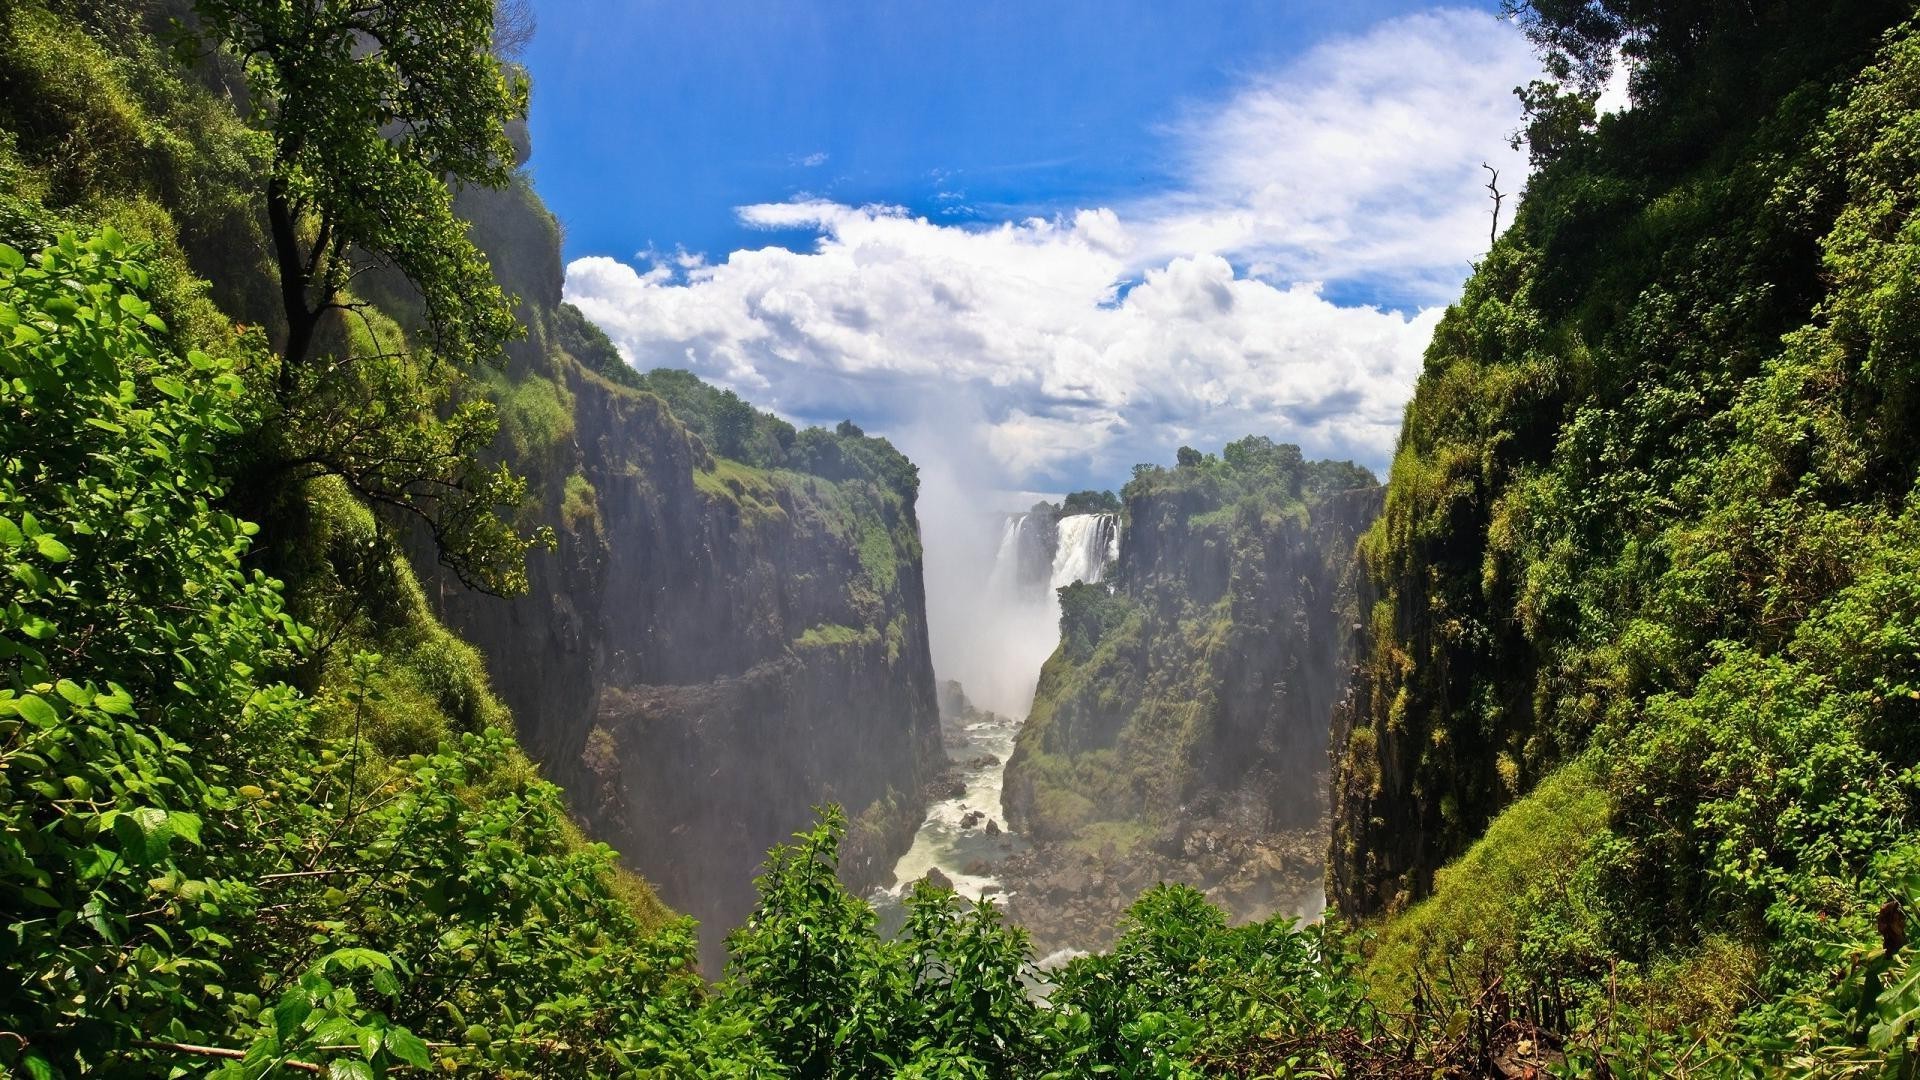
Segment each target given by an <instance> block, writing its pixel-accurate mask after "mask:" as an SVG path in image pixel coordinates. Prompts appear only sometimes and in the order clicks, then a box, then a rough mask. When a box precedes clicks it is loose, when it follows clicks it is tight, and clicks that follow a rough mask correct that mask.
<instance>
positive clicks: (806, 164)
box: [793, 150, 827, 169]
mask: <svg viewBox="0 0 1920 1080" xmlns="http://www.w3.org/2000/svg"><path fill="white" fill-rule="evenodd" d="M793 163H794V164H795V165H798V166H800V167H801V168H803V169H814V168H818V167H820V166H822V165H825V164H826V163H827V152H826V151H825V150H815V151H814V152H813V153H811V154H805V155H802V156H800V157H796V158H794V159H793Z"/></svg>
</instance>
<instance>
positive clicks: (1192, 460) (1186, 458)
mask: <svg viewBox="0 0 1920 1080" xmlns="http://www.w3.org/2000/svg"><path fill="white" fill-rule="evenodd" d="M1204 460H1206V458H1205V457H1204V456H1203V455H1202V454H1201V453H1200V451H1198V450H1195V449H1194V448H1193V447H1191V446H1183V447H1181V448H1180V449H1179V450H1178V451H1177V452H1176V453H1175V454H1174V461H1176V462H1178V463H1179V465H1180V467H1181V468H1183V469H1197V468H1199V467H1200V463H1201V462H1202V461H1204Z"/></svg>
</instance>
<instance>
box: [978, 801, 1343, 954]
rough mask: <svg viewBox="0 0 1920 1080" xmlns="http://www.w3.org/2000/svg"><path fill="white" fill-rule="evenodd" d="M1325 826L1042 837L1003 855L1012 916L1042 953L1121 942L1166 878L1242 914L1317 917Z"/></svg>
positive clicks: (1235, 915)
mask: <svg viewBox="0 0 1920 1080" xmlns="http://www.w3.org/2000/svg"><path fill="white" fill-rule="evenodd" d="M1325 850H1326V833H1325V832H1324V831H1319V830H1313V829H1299V830H1290V831H1286V832H1278V833H1258V832H1255V831H1253V830H1249V829H1247V828H1244V827H1241V826H1237V825H1234V824H1232V823H1230V822H1226V821H1219V820H1211V821H1208V820H1203V821H1198V822H1193V823H1189V824H1186V825H1184V826H1183V827H1180V828H1178V829H1175V830H1173V831H1170V832H1168V833H1166V834H1164V835H1162V836H1160V837H1158V838H1156V839H1154V840H1152V841H1150V842H1148V843H1146V844H1142V845H1139V846H1137V847H1134V848H1133V849H1132V850H1128V851H1124V852H1123V851H1119V850H1117V849H1115V848H1114V847H1113V846H1112V845H1108V846H1107V847H1106V848H1105V849H1104V850H1093V851H1089V850H1087V849H1086V847H1085V846H1084V845H1074V844H1056V843H1048V844H1040V845H1035V846H1032V847H1028V848H1026V849H1025V850H1023V851H1020V852H1018V853H1015V854H1013V855H1011V856H1009V857H1008V858H1007V859H1005V860H1004V861H1003V862H1001V863H1000V864H999V865H998V867H997V868H996V869H997V870H998V876H999V878H1000V881H1001V883H1002V884H1003V885H1004V886H1005V888H1006V895H1005V903H1006V906H1007V914H1008V917H1009V918H1010V919H1011V920H1012V921H1013V922H1015V923H1017V924H1019V925H1020V926H1023V927H1025V928H1026V930H1027V932H1028V933H1029V934H1031V935H1032V937H1033V945H1034V953H1035V955H1036V956H1046V955H1048V954H1050V953H1055V952H1057V951H1059V950H1063V949H1075V950H1100V949H1105V948H1108V947H1109V946H1111V945H1112V944H1113V939H1114V937H1115V936H1116V933H1117V931H1118V928H1119V923H1120V918H1121V916H1122V915H1123V914H1124V913H1125V912H1126V910H1127V908H1128V907H1129V906H1130V905H1131V904H1132V903H1133V902H1134V900H1136V899H1138V898H1139V896H1140V894H1141V893H1142V892H1144V891H1145V890H1147V889H1148V888H1151V887H1152V886H1154V885H1155V884H1158V883H1159V882H1163V881H1166V882H1180V883H1182V884H1187V885H1191V886H1193V887H1194V888H1197V889H1199V890H1201V891H1202V892H1204V893H1206V894H1207V898H1208V899H1209V900H1212V901H1213V902H1214V903H1216V904H1218V905H1220V906H1221V907H1222V908H1224V909H1225V910H1226V912H1227V914H1228V916H1229V918H1231V919H1232V921H1234V922H1249V921H1253V920H1258V919H1264V918H1267V917H1269V916H1271V915H1275V914H1293V915H1299V916H1302V917H1308V918H1311V917H1317V916H1318V915H1319V914H1320V911H1321V909H1322V908H1323V907H1324V906H1325V899H1324V893H1323V891H1322V873H1323V868H1322V858H1323V855H1324V852H1325Z"/></svg>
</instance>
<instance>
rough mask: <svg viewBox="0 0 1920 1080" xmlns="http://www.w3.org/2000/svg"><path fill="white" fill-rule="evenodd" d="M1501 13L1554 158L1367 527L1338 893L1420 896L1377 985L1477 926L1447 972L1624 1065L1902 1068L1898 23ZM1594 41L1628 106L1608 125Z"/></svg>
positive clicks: (1390, 933) (1874, 10) (1918, 465)
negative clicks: (1553, 71)
mask: <svg viewBox="0 0 1920 1080" xmlns="http://www.w3.org/2000/svg"><path fill="white" fill-rule="evenodd" d="M1516 6H1517V7H1519V8H1520V9H1521V13H1522V15H1523V18H1524V20H1525V22H1526V25H1528V26H1529V27H1530V28H1531V30H1532V32H1533V33H1534V35H1535V36H1536V40H1538V41H1539V42H1540V43H1541V44H1542V45H1543V47H1544V48H1545V49H1546V51H1547V54H1548V56H1549V57H1550V59H1551V60H1552V61H1553V62H1554V64H1555V65H1556V66H1557V68H1558V70H1559V72H1560V74H1561V75H1562V77H1563V84H1564V85H1563V86H1562V87H1550V86H1545V85H1544V84H1542V85H1536V86H1535V87H1533V88H1531V89H1530V91H1529V93H1528V94H1527V95H1526V97H1527V103H1528V107H1529V109H1530V111H1531V113H1532V117H1531V126H1530V128H1529V131H1528V133H1527V135H1528V138H1529V140H1530V150H1531V152H1532V154H1533V157H1534V160H1535V163H1536V165H1537V166H1538V171H1537V172H1536V173H1535V174H1534V176H1533V178H1532V180H1531V181H1530V186H1529V190H1528V192H1527V197H1526V200H1525V202H1524V203H1523V204H1522V206H1521V208H1520V211H1519V214H1518V216H1517V218H1516V219H1515V221H1514V224H1513V226H1512V228H1511V229H1510V230H1509V231H1508V232H1507V233H1506V234H1505V235H1504V236H1502V237H1501V239H1500V241H1499V243H1498V244H1496V245H1495V246H1494V249H1493V250H1492V251H1491V252H1490V253H1489V254H1488V255H1487V256H1486V258H1485V259H1484V260H1483V261H1482V262H1481V263H1480V264H1479V268H1478V272H1477V273H1476V274H1475V276H1474V278H1473V279H1472V281H1471V282H1470V283H1469V284H1468V286H1467V290H1466V293H1465V295H1464V297H1463V298H1462V299H1461V301H1460V302H1459V303H1458V304H1457V305H1456V306H1455V307H1453V308H1452V309H1451V310H1450V311H1449V312H1448V314H1447V316H1446V318H1445V319H1444V320H1443V322H1442V324H1441V325H1440V327H1439V329H1438V330H1437V332H1436V334H1435V338H1434V341H1433V344H1432V346H1431V348H1430V349H1429V352H1428V354H1427V359H1426V368H1425V372H1424V374H1423V375H1422V377H1421V380H1420V384H1419V387H1418V391H1417V393H1416V396H1415V398H1414V400H1413V402H1412V403H1411V404H1410V405H1409V407H1408V411H1407V417H1406V425H1405V428H1404V431H1403V434H1402V436H1401V443H1400V450H1399V453H1398V456H1397V457H1396V459H1395V462H1394V465H1393V471H1392V477H1391V482H1390V485H1389V494H1388V500H1387V507H1386V511H1385V513H1384V515H1383V517H1382V518H1381V519H1380V520H1379V522H1378V523H1377V524H1376V525H1375V527H1374V529H1373V531H1372V532H1371V533H1370V534H1369V535H1368V536H1367V537H1366V540H1365V542H1364V544H1363V559H1364V562H1365V568H1366V576H1367V578H1368V579H1369V585H1370V587H1371V589H1372V591H1373V592H1374V594H1375V595H1376V596H1377V597H1378V603H1377V605H1376V607H1375V609H1374V611H1373V612H1372V614H1371V618H1370V619H1369V620H1368V623H1367V628H1368V637H1369V642H1368V649H1367V653H1366V660H1365V668H1364V671H1363V677H1362V681H1361V684H1360V687H1359V698H1358V701H1357V703H1356V704H1357V711H1356V715H1355V717H1354V720H1355V724H1354V728H1353V735H1352V737H1351V738H1350V740H1349V741H1348V743H1347V744H1346V745H1345V746H1344V747H1341V748H1338V749H1339V751H1340V754H1341V763H1340V766H1339V768H1338V771H1337V775H1336V778H1335V799H1336V807H1335V828H1336V836H1335V838H1334V843H1333V845H1332V853H1333V866H1332V867H1331V882H1332V890H1331V891H1332V893H1333V896H1334V899H1335V900H1336V902H1337V903H1339V904H1340V905H1341V906H1342V907H1343V908H1344V909H1345V910H1346V911H1347V912H1348V913H1349V914H1353V915H1379V914H1388V915H1391V914H1393V913H1396V912H1405V914H1403V915H1400V916H1399V917H1397V918H1389V919H1388V920H1387V921H1386V922H1385V924H1384V930H1383V938H1382V941H1383V943H1385V944H1383V948H1382V952H1381V954H1380V956H1379V957H1378V960H1377V962H1378V964H1379V965H1380V969H1381V970H1382V971H1384V972H1386V975H1387V978H1388V979H1389V981H1390V982H1392V983H1393V984H1394V985H1396V986H1399V987H1402V988H1404V987H1405V986H1407V985H1410V980H1412V979H1414V978H1416V977H1418V978H1424V979H1428V980H1431V979H1433V978H1434V977H1435V971H1436V970H1437V968H1436V965H1437V964H1438V963H1439V961H1440V958H1441V957H1443V956H1444V955H1446V954H1448V953H1452V954H1454V955H1456V956H1457V955H1459V954H1461V953H1462V951H1463V950H1464V948H1465V945H1464V943H1465V942H1466V941H1468V940H1471V941H1472V942H1473V943H1474V946H1475V949H1476V950H1477V953H1478V956H1479V957H1481V958H1484V960H1485V965H1486V966H1485V970H1483V971H1475V972H1472V973H1471V974H1470V975H1469V974H1467V973H1466V972H1465V968H1466V967H1467V966H1468V965H1465V964H1457V965H1456V966H1457V967H1459V968H1460V969H1461V973H1462V978H1463V979H1465V980H1467V981H1485V980H1489V979H1492V978H1495V977H1497V978H1499V979H1500V980H1501V983H1500V985H1501V987H1502V992H1504V993H1510V994H1517V995H1523V996H1529V997H1532V998H1533V999H1535V1000H1537V1001H1540V1002H1543V1003H1544V1005H1543V1008H1544V1010H1545V1013H1544V1014H1545V1015H1546V1016H1547V1017H1548V1018H1549V1020H1550V1023H1551V1026H1552V1027H1554V1028H1555V1029H1556V1030H1557V1031H1558V1032H1559V1033H1560V1034H1559V1035H1558V1036H1557V1037H1559V1038H1562V1039H1565V1040H1568V1041H1570V1042H1572V1043H1576V1044H1577V1043H1580V1042H1582V1041H1587V1042H1589V1044H1600V1045H1603V1046H1604V1045H1606V1044H1608V1042H1609V1040H1614V1041H1615V1043H1616V1044H1615V1045H1613V1046H1612V1048H1611V1051H1610V1052H1611V1053H1613V1054H1614V1055H1615V1056H1614V1057H1613V1060H1614V1062H1615V1067H1616V1068H1623V1067H1628V1064H1629V1063H1632V1065H1631V1068H1629V1071H1635V1072H1663V1071H1672V1070H1677V1069H1680V1068H1682V1067H1683V1066H1684V1067H1686V1068H1691V1069H1698V1070H1706V1071H1716V1070H1717V1071H1735V1070H1737V1069H1738V1068H1739V1067H1740V1066H1738V1065H1737V1064H1736V1063H1737V1062H1739V1061H1751V1060H1756V1059H1755V1058H1753V1057H1752V1055H1755V1054H1758V1055H1759V1058H1758V1059H1757V1060H1769V1061H1771V1062H1773V1063H1774V1064H1775V1065H1776V1066H1779V1065H1781V1064H1782V1063H1790V1064H1793V1065H1794V1067H1796V1068H1806V1069H1813V1070H1815V1071H1831V1072H1833V1073H1835V1074H1843V1073H1848V1070H1849V1069H1855V1068H1859V1069H1862V1070H1863V1072H1862V1073H1860V1074H1865V1073H1866V1072H1871V1071H1873V1070H1872V1069H1868V1068H1867V1067H1866V1066H1865V1065H1864V1064H1863V1063H1864V1062H1866V1061H1869V1060H1873V1059H1875V1058H1876V1056H1879V1055H1888V1054H1890V1055H1891V1057H1890V1058H1887V1059H1885V1062H1884V1063H1885V1065H1886V1067H1887V1069H1888V1070H1889V1073H1888V1074H1889V1075H1894V1074H1897V1075H1907V1073H1904V1072H1900V1071H1899V1070H1901V1069H1911V1068H1912V1067H1913V1066H1912V1063H1911V1061H1910V1060H1909V1059H1908V1057H1907V1056H1906V1055H1910V1054H1911V1052H1912V1050H1911V1048H1912V1042H1911V1038H1912V1035H1911V1033H1910V1032H1909V1031H1908V1030H1907V1028H1906V1025H1907V1024H1908V1023H1910V1021H1909V1020H1908V1019H1906V1018H1904V1015H1903V1014H1901V1013H1900V1012H1899V1005H1898V1001H1897V1000H1896V997H1897V995H1894V994H1892V992H1891V991H1889V992H1888V993H1882V994H1876V993H1872V992H1867V991H1868V990H1871V989H1875V988H1878V987H1880V986H1882V985H1891V984H1883V983H1881V982H1880V979H1881V976H1880V975H1879V974H1874V975H1872V976H1871V978H1870V979H1868V980H1867V981H1866V982H1862V981H1861V976H1860V972H1861V970H1862V968H1861V967H1859V966H1857V965H1860V964H1865V963H1868V961H1867V960H1866V959H1865V958H1867V957H1875V956H1878V957H1880V959H1879V960H1876V961H1873V963H1880V964H1886V963H1892V962H1893V960H1892V959H1890V958H1889V957H1888V956H1887V954H1886V953H1885V952H1884V950H1883V945H1885V944H1891V943H1895V942H1896V940H1897V939H1898V938H1900V937H1903V936H1904V924H1905V918H1904V916H1903V915H1902V914H1901V911H1900V909H1899V907H1898V906H1894V907H1886V905H1888V904H1889V902H1890V901H1894V900H1898V899H1899V898H1901V897H1905V898H1906V902H1907V903H1910V902H1911V886H1908V885H1903V884H1902V882H1904V881H1906V880H1907V878H1908V876H1909V875H1910V874H1911V872H1912V867H1913V866H1914V865H1915V861H1916V859H1917V858H1920V845H1916V843H1915V837H1916V835H1917V834H1916V832H1915V826H1916V824H1917V822H1916V816H1915V815H1916V809H1917V808H1916V804H1915V798H1916V795H1920V789H1916V779H1920V771H1916V767H1920V741H1916V740H1915V739H1914V723H1915V717H1916V715H1920V713H1916V711H1915V699H1914V698H1913V697H1912V696H1911V693H1910V687H1911V686H1913V685H1915V683H1916V680H1915V669H1914V664H1915V658H1916V656H1920V651H1916V646H1920V622H1917V621H1916V619H1917V618H1920V606H1916V600H1920V597H1916V595H1915V593H1914V592H1913V582H1914V581H1915V578H1914V576H1913V574H1914V570H1915V569H1917V568H1920V564H1916V560H1917V559H1920V548H1916V540H1920V533H1916V532H1915V528H1916V518H1915V513H1916V508H1917V507H1920V504H1916V502H1915V497H1916V494H1917V492H1916V488H1915V478H1916V470H1920V453H1916V447H1920V440H1917V439H1916V433H1915V429H1914V426H1913V421H1912V415H1913V414H1912V410H1911V408H1910V399H1911V396H1912V387H1913V385H1914V383H1913V377H1914V374H1915V371H1914V369H1913V357H1914V355H1915V351H1914V347H1915V344H1916V342H1920V337H1916V335H1915V333H1914V317H1915V312H1916V311H1920V306H1916V305H1915V304H1914V302H1913V299H1914V298H1913V296H1912V289H1913V285H1912V282H1913V275H1912V273H1911V265H1912V259H1913V258H1914V252H1915V251H1916V250H1920V249H1917V248H1916V246H1915V245H1916V242H1917V241H1920V234H1916V232H1915V229H1914V222H1915V220H1916V217H1915V211H1916V206H1917V205H1920V204H1916V201H1915V192H1916V190H1920V173H1916V170H1915V165H1914V163H1915V161H1916V160H1920V153H1916V151H1920V142H1917V141H1916V130H1917V129H1916V127H1915V124H1914V119H1915V117H1916V115H1920V111H1916V102H1920V33H1916V30H1915V27H1914V26H1913V25H1912V24H1911V23H1905V24H1902V23H1900V22H1899V20H1901V19H1903V18H1906V17H1908V16H1909V15H1910V14H1911V12H1910V8H1908V7H1907V6H1905V5H1897V4H1883V3H1872V2H1857V3H1840V4H1823V5H1812V6H1808V5H1798V4H1787V3H1766V4H1761V5H1758V6H1757V7H1754V8H1753V9H1751V10H1750V11H1747V12H1743V13H1741V14H1734V13H1733V12H1732V10H1731V9H1728V8H1723V7H1719V6H1715V5H1705V4H1702V5H1693V4H1660V5H1653V4H1640V3H1632V2H1618V3H1616V2H1612V0H1606V2H1601V3H1594V4H1584V3H1583V4H1558V3H1555V4H1547V3H1537V4H1521V5H1516ZM1890 28H1891V29H1890ZM1616 46H1618V47H1619V48H1622V49H1624V50H1625V55H1626V56H1627V57H1628V58H1629V59H1630V61H1631V62H1632V63H1633V84H1632V85H1633V93H1634V98H1635V103H1636V104H1635V107H1634V108H1633V109H1632V110H1630V111H1628V112H1625V113H1621V114H1617V115H1613V116H1608V117H1605V118H1597V117H1596V116H1595V115H1594V113H1593V110H1592V107H1591V106H1592V100H1593V97H1592V91H1593V90H1594V88H1595V86H1596V85H1597V83H1596V82H1595V80H1596V79H1597V78H1599V77H1600V76H1601V75H1603V74H1604V73H1605V68H1606V65H1607V64H1608V63H1609V62H1610V60H1611V58H1612V57H1613V56H1614V55H1615V49H1616ZM1736 102H1737V103H1738V104H1737V105H1736V104H1735V103H1736ZM1456 858H1457V861H1456V862H1454V863H1453V864H1452V865H1451V866H1450V867H1449V868H1447V869H1444V870H1442V869H1441V866H1442V865H1443V863H1444V862H1445V861H1446V860H1448V859H1456ZM1429 895H1430V896H1431V899H1427V900H1425V901H1424V902H1421V898H1422V897H1426V896H1429ZM1901 955H1904V954H1901ZM1475 963H1476V965H1478V963H1479V961H1478V960H1476V962H1475ZM1836 987H1837V989H1836ZM1400 992H1401V993H1402V994H1403V996H1404V993H1405V991H1404V989H1403V990H1402V991H1400ZM1900 993H1901V994H1907V995H1911V993H1912V990H1911V988H1908V989H1905V990H1901V991H1900ZM1848 995H1852V999H1851V1000H1852V1001H1853V1009H1854V1011H1853V1012H1852V1013H1851V1014H1850V1018H1848V1019H1844V1020H1843V1019H1840V1018H1838V1015H1837V1014H1835V1013H1834V1012H1833V1009H1834V1008H1835V1006H1834V1005H1833V1004H1832V1003H1833V1002H1834V1001H1838V1000H1841V999H1847V998H1848ZM1823 1001H1824V1002H1826V1004H1821V1002H1823ZM1880 1064H1881V1062H1880V1061H1875V1064H1874V1066H1873V1069H1877V1068H1878V1067H1879V1065H1880ZM1848 1074H1851V1073H1848Z"/></svg>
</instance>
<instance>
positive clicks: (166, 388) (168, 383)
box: [153, 375, 187, 401]
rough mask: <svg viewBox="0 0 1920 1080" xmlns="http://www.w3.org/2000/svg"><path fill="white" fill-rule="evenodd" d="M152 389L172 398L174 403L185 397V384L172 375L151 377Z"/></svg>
mask: <svg viewBox="0 0 1920 1080" xmlns="http://www.w3.org/2000/svg"><path fill="white" fill-rule="evenodd" d="M153 388H154V389H155V390H158V391H160V392H161V393H163V394H165V395H167V396H168V397H170V398H173V399H174V400H175V401H179V400H181V399H182V398H185V397H186V396H187V384H186V383H184V382H181V381H180V380H179V379H178V378H175V377H174V376H172V375H155V376H154V377H153Z"/></svg>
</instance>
